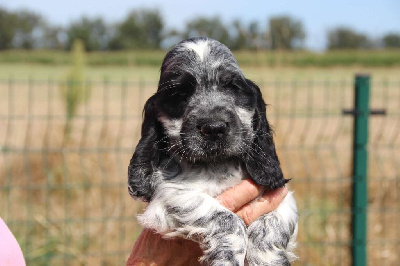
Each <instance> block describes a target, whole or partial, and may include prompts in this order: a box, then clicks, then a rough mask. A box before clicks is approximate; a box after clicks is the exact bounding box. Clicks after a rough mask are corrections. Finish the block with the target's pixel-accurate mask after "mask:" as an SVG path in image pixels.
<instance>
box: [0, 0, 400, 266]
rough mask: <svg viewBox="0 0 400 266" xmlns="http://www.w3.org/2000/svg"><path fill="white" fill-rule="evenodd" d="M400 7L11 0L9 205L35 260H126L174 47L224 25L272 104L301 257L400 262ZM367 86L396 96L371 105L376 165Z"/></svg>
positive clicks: (2, 80) (3, 12)
mask: <svg viewBox="0 0 400 266" xmlns="http://www.w3.org/2000/svg"><path fill="white" fill-rule="evenodd" d="M399 11H400V3H399V2H398V1H395V0H382V1H372V0H365V1H360V0H355V1H344V0H337V1H334V2H326V1H325V2H321V1H317V0H305V1H293V0H292V1H290V0H287V1H261V0H257V1H235V2H232V1H222V0H213V1H196V2H195V1H192V2H190V1H177V0H170V1H156V0H147V1H128V0H114V1H111V2H106V1H99V0H97V1H93V0H88V1H76V0H71V1H48V0H36V1H28V0H13V1H4V0H0V217H1V218H2V219H3V220H4V221H5V222H6V224H7V225H8V226H9V227H10V229H11V231H12V232H13V233H14V235H15V237H16V238H17V240H18V242H19V244H20V245H21V248H22V250H23V253H24V256H25V259H26V261H27V264H28V265H124V263H125V262H126V260H127V258H128V256H129V254H130V251H131V248H132V245H133V243H134V241H135V239H136V238H137V236H138V235H139V233H140V231H141V228H140V226H139V225H138V224H137V222H136V214H137V213H140V212H142V211H143V209H144V207H145V205H144V204H142V203H140V202H136V201H134V200H133V199H132V198H130V196H129V194H128V192H127V187H126V180H127V167H128V163H129V160H130V157H131V155H132V153H133V151H134V148H135V146H136V143H137V141H138V139H139V137H140V125H141V114H142V109H143V104H144V103H145V101H146V99H147V98H148V97H149V96H151V95H152V94H153V93H154V92H155V91H156V89H157V82H158V76H159V68H160V66H161V62H162V59H163V56H164V55H165V53H166V52H167V50H168V49H169V48H171V47H172V46H173V45H175V44H176V43H177V42H179V41H180V40H182V39H184V38H188V37H194V36H209V37H212V38H214V39H217V40H219V41H220V42H222V43H224V44H226V45H227V46H228V47H229V48H230V49H231V50H232V51H233V53H234V54H235V56H236V58H237V60H238V62H239V65H240V67H241V68H242V70H243V72H244V74H245V75H246V77H247V78H250V79H252V80H254V81H255V82H256V83H257V84H258V85H259V86H260V87H261V89H262V92H263V95H264V98H265V101H266V102H267V103H268V109H267V112H268V118H269V120H270V122H271V123H272V125H273V127H274V131H275V141H276V145H277V151H278V155H279V157H280V160H281V163H282V168H283V171H284V174H285V176H286V178H292V181H291V182H290V186H291V189H293V190H294V191H295V196H296V198H297V201H298V207H299V210H300V227H299V243H298V255H299V257H300V260H299V261H297V262H296V263H295V265H351V264H356V265H366V264H368V265H398V261H399V259H400V258H399V250H400V232H399V231H400V230H399V220H400V195H399V194H400V171H399V164H400V159H399V158H400V16H399ZM358 73H363V74H364V75H363V76H362V77H361V78H362V80H361V81H360V80H359V81H360V82H361V83H356V80H355V75H356V74H358ZM365 73H367V74H368V75H369V79H368V78H365ZM360 84H361V85H360ZM355 87H362V88H364V89H363V90H364V92H366V93H365V94H364V96H363V97H364V98H363V103H368V104H369V108H370V109H373V110H379V111H380V112H377V113H378V115H368V113H365V114H364V115H362V118H364V119H365V120H364V122H365V121H368V124H366V125H369V126H368V128H367V129H366V128H364V129H362V128H361V131H363V132H362V133H361V135H362V134H363V133H368V134H367V135H368V139H367V141H366V142H365V145H366V151H367V152H368V156H367V157H365V158H364V159H363V160H364V161H365V165H363V166H362V167H363V169H365V171H366V175H362V176H361V177H360V176H359V175H358V174H355V170H353V169H354V166H353V165H354V162H357V160H355V159H353V157H354V155H356V154H358V153H357V151H356V152H355V151H353V146H354V147H355V148H358V147H359V146H357V145H353V142H354V141H353V139H354V138H355V134H354V130H355V127H354V119H355V118H357V112H351V110H354V108H355V106H354V104H355V102H356V99H355V96H354V95H355V90H354V88H355ZM365 97H366V98H365ZM367 106H368V105H367ZM343 110H347V112H344V111H343ZM375 113H376V112H375ZM359 134H360V133H359ZM356 137H357V134H356ZM356 141H357V140H356ZM361 172H362V171H361ZM366 180H367V181H366ZM355 187H357V189H355ZM363 187H364V188H363ZM360 189H361V192H360ZM355 194H356V196H355ZM355 198H358V199H361V200H360V201H358V202H356V203H355ZM363 199H364V200H363ZM358 204H361V205H358ZM355 231H357V233H356V234H357V237H355V235H356V234H355V233H354V232H355ZM358 237H361V238H358ZM356 254H358V256H356ZM355 256H356V257H358V258H361V259H360V260H359V261H357V259H354V257H355ZM396 262H397V263H396Z"/></svg>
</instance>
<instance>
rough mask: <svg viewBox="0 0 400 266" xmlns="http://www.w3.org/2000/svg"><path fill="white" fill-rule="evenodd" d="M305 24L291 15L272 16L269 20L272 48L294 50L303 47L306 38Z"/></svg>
mask: <svg viewBox="0 0 400 266" xmlns="http://www.w3.org/2000/svg"><path fill="white" fill-rule="evenodd" d="M305 36H306V34H305V31H304V28H303V24H302V23H301V22H300V21H299V20H295V19H293V18H291V17H289V16H278V17H272V18H271V19H270V20H269V37H270V42H271V44H270V45H271V49H273V50H280V49H283V50H292V49H296V48H301V47H302V46H303V41H304V39H305Z"/></svg>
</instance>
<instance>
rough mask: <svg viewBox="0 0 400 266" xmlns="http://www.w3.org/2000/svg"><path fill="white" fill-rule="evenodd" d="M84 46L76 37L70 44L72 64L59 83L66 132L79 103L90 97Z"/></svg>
mask: <svg viewBox="0 0 400 266" xmlns="http://www.w3.org/2000/svg"><path fill="white" fill-rule="evenodd" d="M84 71H85V48H84V45H83V42H82V41H81V40H79V39H76V40H75V41H74V43H73V45H72V66H71V70H70V72H69V73H68V74H67V76H66V79H65V80H64V81H62V83H61V85H60V91H61V96H62V98H63V101H64V103H65V112H66V115H67V124H66V127H65V131H66V134H67V135H69V133H70V131H71V122H72V119H73V118H74V116H75V115H76V112H77V109H78V107H79V105H81V104H82V103H85V102H87V101H88V100H89V98H90V91H91V90H90V87H89V86H88V85H87V84H86V81H85V72H84Z"/></svg>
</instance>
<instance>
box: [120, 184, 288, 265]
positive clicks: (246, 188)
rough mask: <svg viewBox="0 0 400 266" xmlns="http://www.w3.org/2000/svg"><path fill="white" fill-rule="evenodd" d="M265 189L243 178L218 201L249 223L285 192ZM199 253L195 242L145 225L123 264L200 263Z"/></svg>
mask: <svg viewBox="0 0 400 266" xmlns="http://www.w3.org/2000/svg"><path fill="white" fill-rule="evenodd" d="M264 189H265V188H264V187H261V186H258V185H256V184H255V183H254V182H252V181H251V180H249V179H246V180H243V181H242V182H241V183H240V184H238V185H236V186H234V187H233V188H230V189H228V190H227V191H225V192H223V193H222V194H221V195H219V196H218V197H217V200H218V201H219V202H220V203H221V204H222V205H223V206H225V207H226V208H227V209H229V210H230V211H232V212H234V213H236V214H237V215H238V216H239V217H241V218H242V219H243V221H244V222H245V224H246V225H247V226H248V225H250V224H251V223H252V222H253V221H255V220H257V218H258V217H260V216H261V215H263V214H266V213H269V212H271V211H274V210H275V209H276V208H278V206H279V204H280V203H281V202H282V200H283V199H284V198H285V196H286V195H287V193H288V189H287V188H286V187H282V188H278V189H275V190H264ZM201 256H202V251H201V249H200V247H199V245H198V244H197V243H195V242H193V241H191V240H187V239H182V238H176V239H165V238H162V236H161V235H159V234H157V233H155V232H153V231H151V230H150V229H146V228H145V229H143V231H142V233H141V234H140V236H139V238H138V239H137V240H136V242H135V244H134V246H133V249H132V253H131V255H130V257H129V259H128V261H127V263H126V265H129V266H133V265H134V266H145V265H151V266H167V265H199V262H198V258H199V257H201Z"/></svg>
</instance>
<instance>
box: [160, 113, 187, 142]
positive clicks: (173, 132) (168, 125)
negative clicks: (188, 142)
mask: <svg viewBox="0 0 400 266" xmlns="http://www.w3.org/2000/svg"><path fill="white" fill-rule="evenodd" d="M158 120H159V121H160V122H161V124H163V126H164V129H165V130H166V131H167V134H168V135H169V136H170V137H175V138H176V137H179V136H180V133H181V129H182V122H183V121H182V119H169V118H167V117H165V116H161V117H159V118H158Z"/></svg>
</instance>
